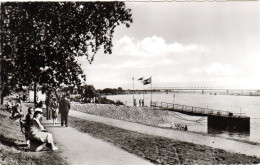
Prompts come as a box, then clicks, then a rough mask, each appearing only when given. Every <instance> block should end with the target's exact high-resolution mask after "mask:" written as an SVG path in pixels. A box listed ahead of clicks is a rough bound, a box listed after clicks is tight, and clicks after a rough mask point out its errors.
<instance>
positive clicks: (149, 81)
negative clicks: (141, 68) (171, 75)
mask: <svg viewBox="0 0 260 165" xmlns="http://www.w3.org/2000/svg"><path fill="white" fill-rule="evenodd" d="M151 83H152V77H150V78H148V79H145V80H144V81H143V84H144V85H147V84H151Z"/></svg>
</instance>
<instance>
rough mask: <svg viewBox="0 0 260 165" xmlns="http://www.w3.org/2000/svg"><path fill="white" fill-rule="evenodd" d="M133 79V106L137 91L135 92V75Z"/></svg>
mask: <svg viewBox="0 0 260 165" xmlns="http://www.w3.org/2000/svg"><path fill="white" fill-rule="evenodd" d="M132 80H133V106H135V93H134V89H135V81H134V80H135V78H134V77H133V78H132Z"/></svg>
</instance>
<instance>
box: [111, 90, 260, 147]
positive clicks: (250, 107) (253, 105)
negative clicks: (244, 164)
mask: <svg viewBox="0 0 260 165" xmlns="http://www.w3.org/2000/svg"><path fill="white" fill-rule="evenodd" d="M107 98H108V99H111V100H114V101H117V100H120V101H122V102H124V103H125V104H127V105H129V106H132V105H133V95H108V96H107ZM134 98H135V99H136V100H137V105H138V104H139V103H138V102H139V99H143V98H144V101H145V105H147V106H149V104H150V101H151V94H144V95H143V94H135V95H134ZM152 101H157V102H167V103H174V104H181V105H187V106H196V107H203V108H209V109H216V110H223V111H230V112H233V113H246V116H249V117H250V133H230V132H225V131H222V132H213V133H212V134H217V135H218V136H222V137H228V138H233V139H239V140H245V141H250V142H257V143H260V97H259V96H235V95H210V94H199V93H169V94H165V93H156V94H152ZM171 113H173V112H171ZM173 116H175V117H173V118H172V122H173V124H174V123H181V124H185V125H188V130H189V131H194V132H203V133H208V130H207V118H202V120H200V119H201V117H197V116H189V115H184V114H179V113H174V114H173ZM196 120H200V122H193V121H196Z"/></svg>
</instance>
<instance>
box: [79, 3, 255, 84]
mask: <svg viewBox="0 0 260 165" xmlns="http://www.w3.org/2000/svg"><path fill="white" fill-rule="evenodd" d="M126 7H128V8H130V9H131V10H132V14H133V16H132V18H133V23H132V24H131V26H130V28H126V26H124V25H120V26H119V27H117V28H116V29H115V33H114V38H113V48H112V54H111V55H109V54H104V53H103V50H102V49H101V50H100V51H99V52H98V53H97V54H96V55H95V60H94V62H93V63H92V64H89V63H88V62H87V61H86V60H84V59H81V64H82V68H83V70H84V73H85V74H86V80H87V81H86V83H87V84H92V85H94V86H95V88H97V89H103V88H118V87H122V88H123V89H133V85H134V88H135V89H143V88H145V89H146V88H150V85H146V86H143V85H142V83H141V82H140V81H138V80H137V79H138V78H140V77H144V78H149V77H151V76H152V87H153V88H158V87H226V88H241V89H260V2H258V1H247V2H235V1H231V2H127V3H126ZM132 77H134V81H133V80H132Z"/></svg>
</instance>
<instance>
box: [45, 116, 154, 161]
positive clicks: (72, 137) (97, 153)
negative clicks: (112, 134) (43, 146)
mask: <svg viewBox="0 0 260 165" xmlns="http://www.w3.org/2000/svg"><path fill="white" fill-rule="evenodd" d="M43 124H44V125H45V127H46V128H47V130H48V132H51V133H52V134H53V136H54V142H55V143H56V144H57V145H58V147H59V148H60V150H62V155H63V157H65V158H66V159H67V161H68V162H69V164H72V165H74V164H75V165H80V164H84V165H117V164H118V165H119V164H122V165H151V164H152V163H150V162H149V161H146V160H144V159H142V158H140V157H138V156H136V155H133V154H130V153H128V152H126V151H124V150H122V149H120V148H118V147H115V146H113V145H112V144H110V143H107V142H104V141H102V140H99V139H95V138H93V137H91V136H89V135H88V134H87V133H81V132H79V131H77V130H76V129H74V128H72V127H61V126H60V123H59V124H56V126H53V124H52V122H51V120H48V121H47V120H43Z"/></svg>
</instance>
